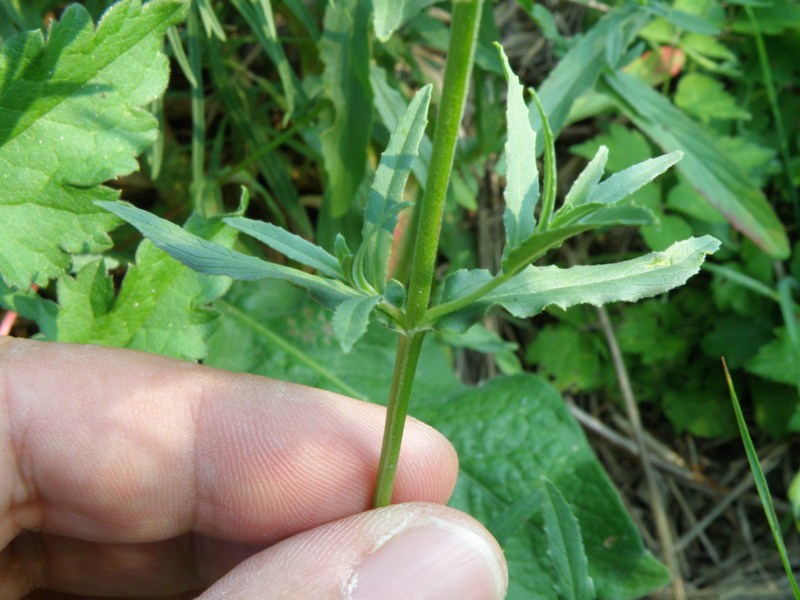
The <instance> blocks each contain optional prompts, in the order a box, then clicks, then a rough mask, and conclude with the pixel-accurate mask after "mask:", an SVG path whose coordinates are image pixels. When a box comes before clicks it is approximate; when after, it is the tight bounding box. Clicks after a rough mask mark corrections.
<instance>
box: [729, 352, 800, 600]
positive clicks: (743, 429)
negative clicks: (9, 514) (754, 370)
mask: <svg viewBox="0 0 800 600" xmlns="http://www.w3.org/2000/svg"><path fill="white" fill-rule="evenodd" d="M722 367H723V369H724V370H725V379H726V380H727V382H728V390H729V391H730V394H731V403H732V404H733V410H734V412H735V413H736V423H737V424H738V425H739V433H740V434H741V436H742V443H743V444H744V450H745V453H746V454H747V462H748V463H750V471H752V473H753V481H754V482H755V484H756V489H757V490H758V497H759V498H760V499H761V506H763V507H764V513H765V514H766V516H767V522H768V523H769V528H770V529H771V530H772V536H773V537H774V538H775V545H776V546H777V547H778V553H779V554H780V557H781V562H782V563H783V568H784V570H785V571H786V577H787V578H788V579H789V584H790V585H791V587H792V592H793V594H794V597H795V599H796V600H800V588H798V586H797V581H796V580H795V578H794V574H793V573H792V565H791V562H790V561H789V556H788V554H787V552H786V544H785V543H784V541H783V535H782V534H781V524H780V521H778V515H776V514H775V507H774V506H773V504H772V495H771V494H770V492H769V485H767V478H766V477H764V471H763V470H762V469H761V463H760V462H759V460H758V452H756V448H755V446H754V445H753V440H752V439H751V438H750V432H749V431H748V430H747V423H746V422H745V420H744V414H742V407H741V406H740V405H739V399H738V398H737V397H736V390H735V389H734V388H733V381H731V374H730V373H729V372H728V367H727V365H726V364H725V359H724V358H723V359H722Z"/></svg>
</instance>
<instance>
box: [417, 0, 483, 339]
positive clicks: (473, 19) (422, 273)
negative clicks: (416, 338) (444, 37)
mask: <svg viewBox="0 0 800 600" xmlns="http://www.w3.org/2000/svg"><path fill="white" fill-rule="evenodd" d="M481 4H482V0H468V1H466V2H464V1H461V2H459V1H456V2H454V3H453V20H452V23H451V26H450V46H449V47H448V50H447V66H446V67H445V72H444V88H443V90H442V99H441V102H440V107H439V115H438V117H437V120H436V131H435V133H434V136H433V151H432V152H431V162H430V165H429V167H428V179H427V182H426V184H425V193H424V195H423V197H422V204H421V206H420V211H419V228H418V229H417V231H416V235H415V239H414V259H413V261H412V263H411V280H410V282H409V286H408V309H407V322H408V326H409V329H413V328H414V327H415V326H416V325H417V324H418V323H419V322H420V321H422V319H423V317H424V315H425V311H426V310H427V309H428V303H429V302H430V297H431V287H432V285H433V275H434V269H435V267H436V253H437V250H438V248H439V234H440V232H441V228H442V218H443V216H444V203H445V198H446V196H447V186H448V184H449V182H450V171H451V170H452V168H453V157H454V156H455V151H456V141H457V139H458V128H459V126H460V125H461V117H462V116H463V114H464V105H465V104H466V101H467V91H468V86H469V76H470V71H471V70H472V59H473V56H474V53H475V41H476V39H477V36H478V24H479V23H480V18H479V17H480V12H481Z"/></svg>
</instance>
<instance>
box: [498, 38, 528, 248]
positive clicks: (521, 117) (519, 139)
mask: <svg viewBox="0 0 800 600" xmlns="http://www.w3.org/2000/svg"><path fill="white" fill-rule="evenodd" d="M495 46H496V47H497V50H498V51H499V52H500V58H501V59H502V61H503V69H504V70H505V74H506V81H508V98H507V100H506V121H507V123H508V127H507V129H508V134H507V135H508V137H507V138H506V146H505V152H506V164H507V167H506V189H505V191H504V192H503V197H504V198H505V203H506V207H505V210H504V211H503V225H504V226H505V230H506V247H505V248H506V250H505V251H506V252H508V251H510V250H512V249H514V248H516V247H517V246H519V245H520V244H521V243H522V242H523V241H524V240H525V239H527V238H528V237H530V236H531V235H532V234H533V232H534V229H535V227H536V218H535V217H534V215H533V211H534V209H535V208H536V203H537V202H538V200H539V172H538V170H537V168H536V132H535V131H534V130H533V127H531V122H530V118H529V116H528V107H527V106H526V105H525V100H524V88H523V86H522V84H521V83H520V82H519V78H518V77H517V76H516V75H515V74H514V72H513V71H512V70H511V65H510V64H509V63H508V57H506V54H505V52H503V48H502V47H501V46H500V45H499V44H495Z"/></svg>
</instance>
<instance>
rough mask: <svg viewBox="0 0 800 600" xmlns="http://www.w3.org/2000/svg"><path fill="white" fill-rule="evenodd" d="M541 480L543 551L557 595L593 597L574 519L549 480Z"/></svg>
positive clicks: (574, 599) (572, 599) (576, 599)
mask: <svg viewBox="0 0 800 600" xmlns="http://www.w3.org/2000/svg"><path fill="white" fill-rule="evenodd" d="M542 484H543V488H544V494H543V497H544V499H545V501H544V502H543V503H542V513H543V515H544V532H545V535H546V537H547V554H548V556H549V557H550V562H551V565H552V567H553V570H554V571H555V574H556V585H558V588H559V592H560V593H559V597H560V598H561V599H562V600H595V595H594V583H593V582H592V578H591V577H589V564H588V562H587V560H586V552H585V551H584V549H583V538H582V537H581V528H580V525H579V524H578V520H577V519H576V518H575V515H574V514H572V509H571V508H570V507H569V504H567V501H566V500H565V499H564V496H562V495H561V492H560V491H559V490H558V488H557V487H556V486H555V485H554V484H553V482H552V481H550V480H549V479H547V478H546V477H542Z"/></svg>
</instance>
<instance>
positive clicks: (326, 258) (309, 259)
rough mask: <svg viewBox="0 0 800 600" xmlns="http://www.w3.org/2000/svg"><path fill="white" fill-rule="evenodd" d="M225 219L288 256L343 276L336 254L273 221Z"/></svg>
mask: <svg viewBox="0 0 800 600" xmlns="http://www.w3.org/2000/svg"><path fill="white" fill-rule="evenodd" d="M223 221H225V223H227V224H228V225H230V226H231V227H233V228H234V229H238V230H239V231H241V232H242V233H246V234H247V235H249V236H252V237H254V238H256V239H257V240H259V241H261V242H264V243H265V244H266V245H267V246H269V247H270V248H272V249H273V250H277V251H278V252H280V253H281V254H283V255H284V256H286V257H287V258H291V259H292V260H296V261H297V262H299V263H300V264H303V265H306V266H307V267H312V268H314V269H316V270H317V271H319V272H320V273H322V274H323V275H327V276H328V277H334V278H337V279H339V278H341V277H342V272H341V269H340V268H339V261H338V260H337V259H336V257H335V256H333V255H332V254H329V253H328V252H327V251H326V250H325V249H323V248H320V247H319V246H317V245H316V244H313V243H311V242H309V241H308V240H306V239H305V238H301V237H300V236H299V235H295V234H294V233H290V232H288V231H286V230H285V229H282V228H280V227H277V226H275V225H273V224H272V223H266V222H264V221H255V220H253V219H246V218H244V217H226V218H225V219H223Z"/></svg>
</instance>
